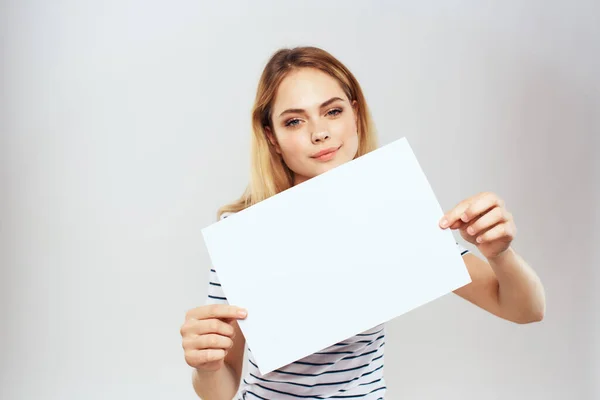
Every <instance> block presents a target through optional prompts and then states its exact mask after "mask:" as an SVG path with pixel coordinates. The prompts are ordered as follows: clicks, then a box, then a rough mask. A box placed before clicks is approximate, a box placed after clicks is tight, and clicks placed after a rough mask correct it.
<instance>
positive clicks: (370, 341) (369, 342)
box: [315, 335, 385, 354]
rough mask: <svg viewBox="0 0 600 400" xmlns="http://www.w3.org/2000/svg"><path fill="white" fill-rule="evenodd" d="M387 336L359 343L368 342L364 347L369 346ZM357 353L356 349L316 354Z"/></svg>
mask: <svg viewBox="0 0 600 400" xmlns="http://www.w3.org/2000/svg"><path fill="white" fill-rule="evenodd" d="M384 337H385V335H381V336H379V337H378V338H377V339H374V340H360V341H358V342H357V343H368V344H367V345H365V346H364V347H369V346H370V345H372V344H373V343H375V342H377V341H378V340H380V339H383V338H384ZM350 344H352V343H348V345H350ZM354 353H356V352H355V351H323V352H318V353H315V354H354Z"/></svg>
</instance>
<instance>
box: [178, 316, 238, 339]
mask: <svg viewBox="0 0 600 400" xmlns="http://www.w3.org/2000/svg"><path fill="white" fill-rule="evenodd" d="M209 333H215V334H218V335H222V336H227V337H230V338H233V337H234V336H235V329H233V326H231V325H230V324H228V323H226V322H223V321H221V320H218V319H215V318H213V319H203V320H191V321H190V322H189V323H187V324H186V326H185V328H184V329H183V331H182V336H185V335H186V334H194V335H206V334H209Z"/></svg>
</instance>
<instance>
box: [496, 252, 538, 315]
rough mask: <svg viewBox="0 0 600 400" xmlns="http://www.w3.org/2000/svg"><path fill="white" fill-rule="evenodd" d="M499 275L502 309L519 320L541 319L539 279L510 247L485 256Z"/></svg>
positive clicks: (504, 312)
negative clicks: (493, 255) (488, 257)
mask: <svg viewBox="0 0 600 400" xmlns="http://www.w3.org/2000/svg"><path fill="white" fill-rule="evenodd" d="M488 262H489V263H490V265H491V267H492V269H493V270H494V272H495V274H496V277H497V279H498V303H499V306H500V308H501V310H502V313H503V314H504V315H506V316H507V317H508V318H509V319H510V320H512V321H515V322H518V323H528V322H535V321H540V320H542V319H543V317H544V313H545V311H546V300H545V294H544V288H543V286H542V284H541V282H540V279H539V278H538V276H537V275H536V273H535V272H534V271H533V269H532V268H531V267H530V266H529V265H527V263H526V262H525V260H523V258H522V257H521V256H519V255H518V254H517V253H516V252H515V251H514V250H513V249H512V247H511V248H509V249H508V250H506V251H505V252H504V253H503V254H501V255H500V256H498V257H496V258H492V259H488Z"/></svg>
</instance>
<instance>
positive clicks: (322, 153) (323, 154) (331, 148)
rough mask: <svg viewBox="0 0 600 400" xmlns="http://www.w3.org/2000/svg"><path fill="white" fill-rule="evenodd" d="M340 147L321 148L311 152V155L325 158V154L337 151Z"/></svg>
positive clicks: (328, 154)
mask: <svg viewBox="0 0 600 400" xmlns="http://www.w3.org/2000/svg"><path fill="white" fill-rule="evenodd" d="M340 147H342V146H338V147H330V148H328V149H323V150H321V151H319V152H318V153H315V154H313V155H312V156H311V157H312V158H316V159H320V158H325V157H326V156H330V155H333V154H334V153H335V152H336V151H338V150H339V149H340Z"/></svg>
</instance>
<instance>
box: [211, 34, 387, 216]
mask: <svg viewBox="0 0 600 400" xmlns="http://www.w3.org/2000/svg"><path fill="white" fill-rule="evenodd" d="M299 68H316V69H319V70H321V71H323V72H325V73H327V74H329V75H330V76H332V77H333V78H335V79H336V80H337V81H338V82H339V84H340V86H341V87H342V89H343V90H344V92H345V94H346V96H348V99H349V100H350V102H351V103H352V102H353V101H356V103H357V104H356V105H357V110H356V111H357V114H358V115H357V117H358V119H357V125H358V151H357V154H356V157H360V156H362V155H364V154H367V153H369V152H370V151H373V150H375V148H376V147H377V140H376V135H375V128H374V124H373V120H372V117H371V114H370V112H369V109H368V107H367V103H366V100H365V97H364V95H363V92H362V89H361V87H360V85H359V83H358V81H357V80H356V78H355V77H354V75H353V74H352V73H351V72H350V71H349V70H348V69H347V68H346V67H345V66H344V65H343V64H342V63H341V62H340V61H339V60H337V59H336V58H335V57H333V56H332V55H331V54H329V53H328V52H327V51H325V50H322V49H319V48H316V47H310V46H305V47H295V48H292V49H280V50H277V51H276V52H275V53H274V54H273V55H272V56H271V59H270V60H269V62H268V63H267V65H266V66H265V68H264V70H263V72H262V75H261V77H260V80H259V83H258V88H257V92H256V98H255V101H254V107H253V109H252V133H253V135H252V139H251V140H252V142H251V175H250V183H249V185H248V187H247V188H246V190H245V192H244V193H243V195H242V196H241V197H240V198H239V199H238V200H237V201H235V202H233V203H231V204H228V205H225V206H223V207H221V208H220V209H219V211H218V213H217V218H221V216H222V215H223V214H225V213H235V212H239V211H241V210H244V209H246V208H248V207H250V206H252V205H254V204H256V203H258V202H260V201H262V200H265V199H267V198H269V197H271V196H273V195H276V194H277V193H280V192H282V191H284V190H286V189H289V188H290V187H292V186H293V172H292V171H291V170H290V169H289V168H288V167H287V165H285V163H284V162H283V160H282V158H281V157H280V156H279V154H277V152H276V151H275V148H274V146H273V145H272V144H271V142H270V141H269V140H268V138H267V135H266V132H265V127H267V126H268V127H269V128H270V129H271V131H273V125H272V120H271V109H272V106H273V102H274V100H275V95H276V93H277V89H278V87H279V85H280V84H281V82H282V81H283V79H284V78H285V77H286V76H287V75H288V74H289V73H290V72H291V71H293V70H295V69H299Z"/></svg>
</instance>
